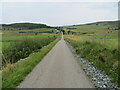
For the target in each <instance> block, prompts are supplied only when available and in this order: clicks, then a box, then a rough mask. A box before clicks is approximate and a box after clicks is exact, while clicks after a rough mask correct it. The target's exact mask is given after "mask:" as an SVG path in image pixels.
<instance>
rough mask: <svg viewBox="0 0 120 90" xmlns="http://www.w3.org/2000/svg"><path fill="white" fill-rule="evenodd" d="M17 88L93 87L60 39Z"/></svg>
mask: <svg viewBox="0 0 120 90" xmlns="http://www.w3.org/2000/svg"><path fill="white" fill-rule="evenodd" d="M18 88H94V86H93V84H92V83H91V82H90V81H89V79H88V77H87V76H86V75H85V73H84V71H83V70H82V68H81V67H80V65H79V64H78V63H77V61H76V60H75V58H74V56H73V54H72V52H71V51H70V49H69V48H68V46H67V44H66V43H65V41H64V39H63V36H62V39H61V40H60V41H59V42H58V43H57V44H56V45H55V46H54V47H53V49H52V50H51V51H50V52H49V53H48V54H47V55H46V56H45V57H44V58H43V60H42V61H41V62H40V63H39V64H38V65H37V66H36V67H35V68H34V69H33V71H32V72H31V73H30V74H29V75H28V76H27V77H26V78H25V79H24V81H23V82H22V83H21V84H20V85H19V86H18Z"/></svg>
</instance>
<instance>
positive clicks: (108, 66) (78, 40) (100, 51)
mask: <svg viewBox="0 0 120 90" xmlns="http://www.w3.org/2000/svg"><path fill="white" fill-rule="evenodd" d="M65 39H66V40H67V41H68V42H69V43H70V44H71V45H72V46H73V47H74V48H75V49H76V53H77V54H80V56H81V57H82V58H86V59H87V60H89V61H90V62H91V63H92V64H93V65H94V66H95V67H97V68H99V69H100V70H103V71H105V72H106V74H107V75H109V76H110V77H111V79H112V81H113V82H114V83H116V84H117V82H118V73H119V72H118V68H119V67H118V56H119V55H120V52H119V51H118V44H117V40H115V41H114V39H113V40H112V39H110V41H109V39H106V40H105V43H104V42H103V41H102V39H94V40H93V39H91V38H89V37H88V36H80V35H78V36H77V35H66V36H65ZM111 46H112V47H111Z"/></svg>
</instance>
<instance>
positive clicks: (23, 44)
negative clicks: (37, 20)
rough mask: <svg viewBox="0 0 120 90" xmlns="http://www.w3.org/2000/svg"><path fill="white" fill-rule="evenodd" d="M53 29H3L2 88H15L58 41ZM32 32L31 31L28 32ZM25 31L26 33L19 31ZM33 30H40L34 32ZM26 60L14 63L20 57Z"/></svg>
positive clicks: (0, 43) (1, 43) (0, 42)
mask: <svg viewBox="0 0 120 90" xmlns="http://www.w3.org/2000/svg"><path fill="white" fill-rule="evenodd" d="M53 30H54V29H48V28H41V29H29V30H20V31H19V30H5V31H3V33H2V35H3V36H2V40H1V41H0V45H2V48H1V49H2V63H3V67H2V72H3V73H2V76H3V77H2V88H4V89H5V88H15V87H16V86H17V85H19V83H20V82H21V81H22V80H23V79H24V77H25V76H26V75H27V74H28V73H30V72H31V70H32V69H33V68H34V67H35V66H36V65H37V64H38V63H39V62H40V61H41V60H42V58H43V57H44V56H45V55H46V54H47V53H48V52H49V51H50V50H51V49H52V47H53V46H54V45H55V44H56V43H57V42H58V41H59V37H60V35H59V34H54V33H48V31H49V32H51V31H53ZM29 31H30V32H32V33H29ZM19 32H27V33H19ZM35 32H42V33H38V34H35ZM26 57H27V60H26V59H25V60H24V61H21V62H19V63H17V64H15V63H16V62H17V61H19V60H20V59H24V58H26Z"/></svg>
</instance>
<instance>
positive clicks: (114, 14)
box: [0, 0, 118, 26]
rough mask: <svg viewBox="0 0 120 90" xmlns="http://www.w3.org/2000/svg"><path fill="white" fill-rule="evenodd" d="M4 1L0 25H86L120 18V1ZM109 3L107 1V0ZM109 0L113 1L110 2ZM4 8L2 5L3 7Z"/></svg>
mask: <svg viewBox="0 0 120 90" xmlns="http://www.w3.org/2000/svg"><path fill="white" fill-rule="evenodd" d="M42 1H43V0H39V1H38V0H34V1H33V0H29V1H28V0H24V1H23V0H4V1H2V3H0V4H2V9H0V11H1V13H2V14H1V15H0V22H1V23H2V24H10V23H19V22H21V23H22V22H32V23H43V24H47V25H50V26H63V25H73V24H85V23H90V22H97V21H111V20H112V21H113V20H117V19H118V2H117V0H114V2H113V0H111V2H101V1H102V0H101V1H99V0H98V2H95V1H94V0H91V1H89V2H88V0H84V2H83V0H74V1H72V0H62V1H59V0H56V2H55V0H54V1H53V0H44V1H43V2H42ZM106 1H107V0H106ZM109 1H110V0H109ZM0 6H1V5H0Z"/></svg>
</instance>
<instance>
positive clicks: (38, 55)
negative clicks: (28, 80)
mask: <svg viewBox="0 0 120 90" xmlns="http://www.w3.org/2000/svg"><path fill="white" fill-rule="evenodd" d="M58 41H59V39H56V40H55V41H53V42H51V43H50V44H49V45H47V46H45V47H43V48H42V49H40V51H39V52H34V53H32V54H30V55H29V57H28V58H27V59H26V60H24V61H21V62H19V63H17V64H7V66H6V67H5V68H3V73H2V75H3V82H2V84H3V86H2V88H15V87H16V86H18V85H19V84H20V82H21V81H22V80H23V79H24V78H25V76H26V75H27V74H29V73H30V72H31V71H32V69H33V68H34V67H35V66H36V65H37V64H38V63H39V62H40V61H41V60H42V58H43V57H44V56H45V55H46V54H47V53H48V52H49V51H50V50H51V49H52V47H53V46H54V45H55V44H56V43H57V42H58Z"/></svg>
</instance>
